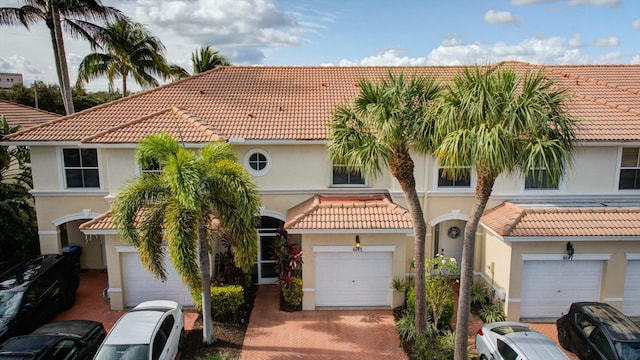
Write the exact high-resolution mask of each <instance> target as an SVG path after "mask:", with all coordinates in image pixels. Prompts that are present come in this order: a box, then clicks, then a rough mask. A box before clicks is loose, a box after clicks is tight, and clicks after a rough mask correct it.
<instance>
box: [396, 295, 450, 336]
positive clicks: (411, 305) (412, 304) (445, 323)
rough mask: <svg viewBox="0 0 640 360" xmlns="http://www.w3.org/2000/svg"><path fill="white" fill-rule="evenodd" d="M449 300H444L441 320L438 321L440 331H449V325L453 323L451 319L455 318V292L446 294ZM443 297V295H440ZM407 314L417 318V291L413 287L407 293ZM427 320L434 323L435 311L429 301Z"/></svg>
mask: <svg viewBox="0 0 640 360" xmlns="http://www.w3.org/2000/svg"><path fill="white" fill-rule="evenodd" d="M445 293H446V295H444V296H446V297H447V298H446V299H444V307H443V309H442V314H440V318H439V319H438V328H440V329H449V324H450V323H451V318H453V310H454V308H455V298H454V296H453V291H451V292H450V293H449V292H445ZM440 296H442V295H440ZM407 312H408V313H409V314H410V315H411V316H415V312H416V290H415V288H414V287H411V288H410V289H409V291H408V292H407ZM427 320H428V321H433V309H432V308H431V304H430V302H429V301H427Z"/></svg>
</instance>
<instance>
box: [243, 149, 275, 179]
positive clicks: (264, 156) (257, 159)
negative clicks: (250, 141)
mask: <svg viewBox="0 0 640 360" xmlns="http://www.w3.org/2000/svg"><path fill="white" fill-rule="evenodd" d="M244 166H245V167H246V168H247V169H248V170H249V172H250V173H251V174H253V175H255V176H262V175H265V174H266V173H268V172H269V170H270V169H271V156H269V153H268V152H266V151H264V150H262V149H254V150H250V151H248V152H247V154H246V155H245V157H244Z"/></svg>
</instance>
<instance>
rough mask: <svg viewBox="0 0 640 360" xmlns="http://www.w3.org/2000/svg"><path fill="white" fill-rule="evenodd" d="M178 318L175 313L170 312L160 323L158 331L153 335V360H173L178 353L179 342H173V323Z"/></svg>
mask: <svg viewBox="0 0 640 360" xmlns="http://www.w3.org/2000/svg"><path fill="white" fill-rule="evenodd" d="M175 322H176V319H175V318H174V317H173V315H171V314H168V315H167V316H166V317H165V318H164V319H163V320H162V323H161V324H160V326H159V328H158V332H157V333H156V334H155V336H154V337H153V343H152V345H151V359H152V360H173V359H175V358H176V355H178V347H177V344H176V345H175V346H174V344H173V342H174V340H173V337H174V335H173V333H174V332H175V331H174V332H172V331H171V330H172V329H173V324H175Z"/></svg>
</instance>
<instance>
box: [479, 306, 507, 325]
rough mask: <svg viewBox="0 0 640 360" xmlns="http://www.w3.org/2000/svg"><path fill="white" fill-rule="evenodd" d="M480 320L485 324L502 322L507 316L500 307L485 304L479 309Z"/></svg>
mask: <svg viewBox="0 0 640 360" xmlns="http://www.w3.org/2000/svg"><path fill="white" fill-rule="evenodd" d="M480 318H481V319H482V321H484V322H486V323H492V322H497V321H504V320H505V319H506V318H507V316H506V315H505V313H504V310H502V307H501V306H498V305H495V304H485V305H483V306H482V308H481V309H480Z"/></svg>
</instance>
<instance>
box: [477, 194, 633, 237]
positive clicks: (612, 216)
mask: <svg viewBox="0 0 640 360" xmlns="http://www.w3.org/2000/svg"><path fill="white" fill-rule="evenodd" d="M480 221H481V222H482V224H483V225H484V226H486V227H488V228H490V229H491V230H493V231H495V232H496V233H497V234H499V235H501V236H510V237H518V236H527V237H531V236H535V237H557V236H635V237H637V236H640V208H637V207H571V208H568V207H567V208H562V207H525V206H518V205H516V204H513V203H510V202H504V203H502V204H501V205H498V206H496V207H495V208H493V209H489V210H487V211H485V213H484V214H483V215H482V218H481V219H480Z"/></svg>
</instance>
